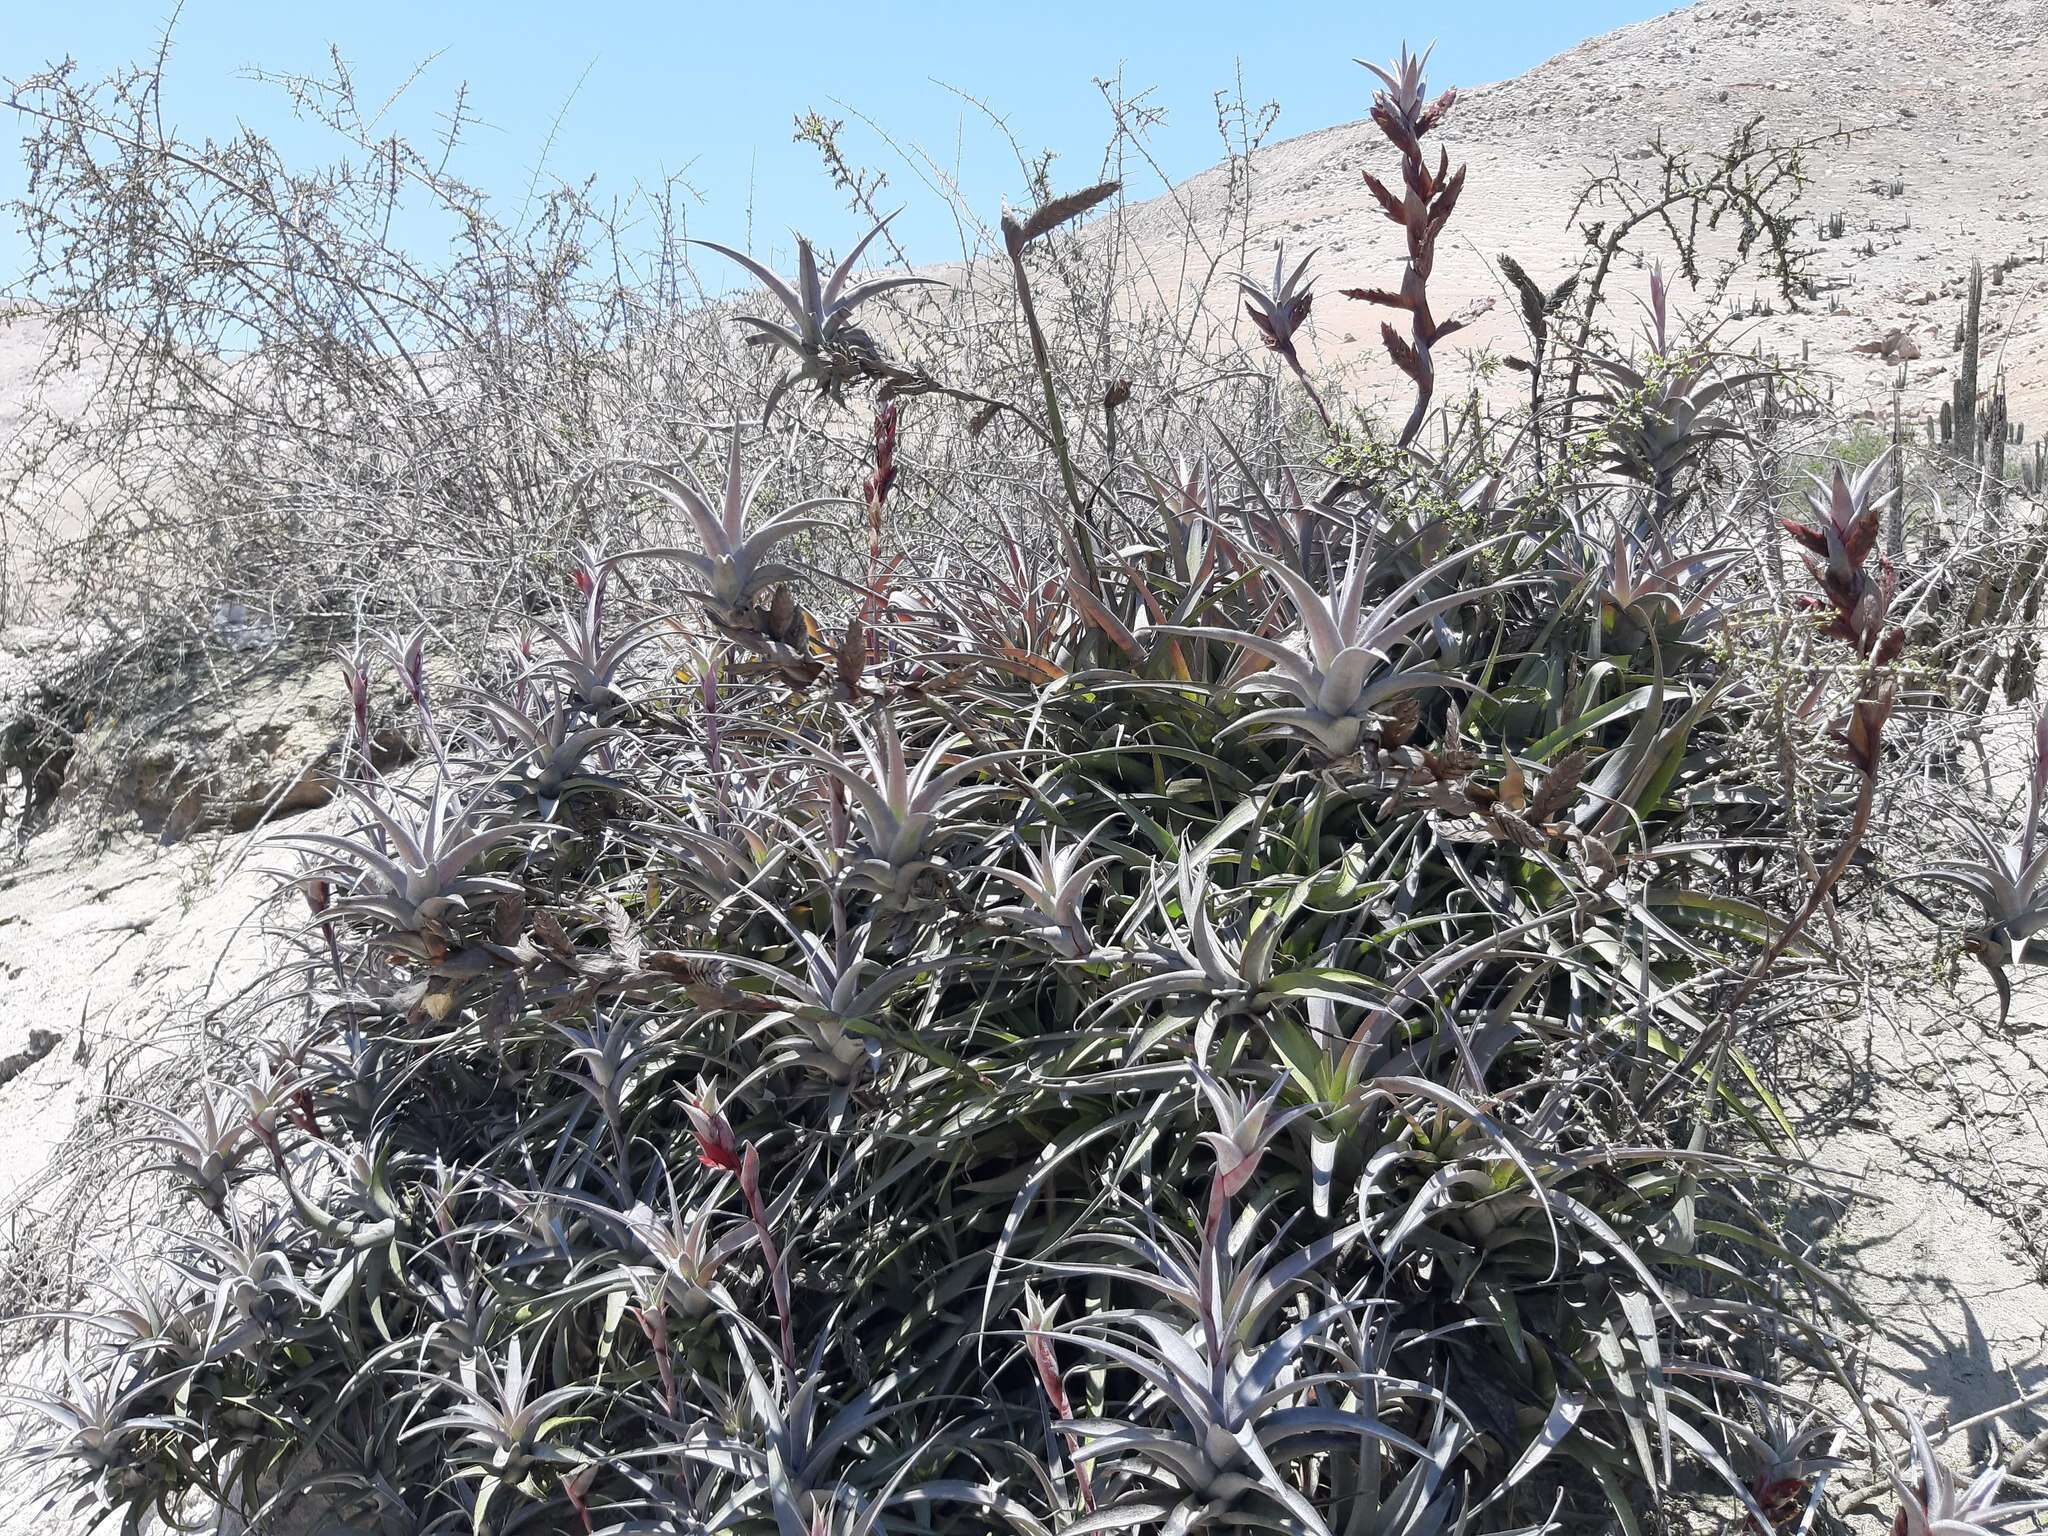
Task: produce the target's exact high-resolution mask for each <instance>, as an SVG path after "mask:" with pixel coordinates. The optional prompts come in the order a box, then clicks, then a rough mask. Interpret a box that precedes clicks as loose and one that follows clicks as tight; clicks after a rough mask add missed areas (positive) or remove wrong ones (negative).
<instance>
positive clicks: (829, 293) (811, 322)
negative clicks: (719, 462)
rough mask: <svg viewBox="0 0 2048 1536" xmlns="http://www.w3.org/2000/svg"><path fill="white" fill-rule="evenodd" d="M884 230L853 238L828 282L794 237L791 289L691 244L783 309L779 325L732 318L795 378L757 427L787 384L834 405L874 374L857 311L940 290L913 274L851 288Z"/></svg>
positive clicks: (740, 257) (729, 253)
mask: <svg viewBox="0 0 2048 1536" xmlns="http://www.w3.org/2000/svg"><path fill="white" fill-rule="evenodd" d="M894 217H895V215H894V214H891V215H890V218H894ZM888 227H889V219H883V220H882V221H881V222H879V223H878V224H876V225H875V227H874V228H873V229H871V230H869V231H868V232H867V233H866V234H865V235H862V236H861V237H860V239H859V240H858V241H857V242H856V243H855V244H854V247H853V249H852V250H850V251H848V252H847V253H846V255H845V257H844V258H843V259H842V260H841V261H840V263H839V265H838V266H836V267H834V268H833V269H832V272H831V275H830V276H823V277H821V275H820V274H819V271H818V256H817V252H816V251H815V250H813V249H812V247H811V242H810V241H808V240H806V239H805V238H804V237H803V236H802V235H798V236H797V237H796V266H797V271H796V281H795V282H785V281H783V279H781V278H780V277H777V276H776V275H775V273H773V272H772V271H770V270H769V269H768V268H767V267H765V266H763V265H762V264H761V263H760V262H758V261H756V260H754V258H753V257H751V256H749V255H747V254H746V253H745V252H744V251H736V250H734V249H733V248H732V247H731V246H729V245H719V244H716V243H715V242H713V241H710V240H699V241H697V242H696V244H698V245H701V246H703V247H704V248H705V249H706V250H711V251H716V252H718V254H719V255H721V256H723V257H725V258H726V259H727V260H729V261H734V262H737V263H738V264H739V265H740V266H742V267H744V268H745V269H746V270H747V271H748V272H749V273H750V274H751V275H752V276H753V277H754V278H755V279H756V280H758V281H759V282H760V283H761V285H762V286H763V287H764V288H766V289H767V290H768V292H769V293H771V294H773V295H774V297H775V298H776V299H777V300H778V301H779V302H780V303H781V305H782V309H783V315H784V318H783V319H782V320H769V319H765V318H763V317H762V316H759V315H741V316H739V317H738V319H739V323H740V324H741V325H744V326H746V327H747V330H748V335H747V340H748V341H749V342H751V343H753V344H755V345H757V346H767V347H774V348H776V349H777V350H779V351H782V352H786V353H787V354H788V355H789V357H790V358H791V360H792V361H793V362H794V363H795V364H796V371H795V372H793V373H790V374H786V375H784V376H783V378H782V379H780V380H779V381H778V382H777V383H776V385H775V387H774V388H773V389H771V390H770V391H769V392H768V402H767V404H766V405H765V406H764V407H763V408H762V411H761V418H762V420H763V421H766V420H767V419H768V418H769V417H771V416H773V415H774V414H775V405H776V402H777V401H778V400H780V399H781V398H782V395H783V393H784V391H786V390H787V389H789V387H790V386H791V385H793V384H798V383H805V384H810V385H813V386H815V387H816V388H817V390H818V391H819V392H820V393H821V394H826V395H830V396H832V397H833V398H835V399H837V398H838V397H839V396H840V395H841V394H842V393H843V392H844V390H845V388H846V386H847V385H848V384H850V383H852V382H853V381H854V380H855V379H858V378H862V377H865V376H867V375H868V374H869V373H870V372H871V371H872V370H874V368H875V366H876V364H877V363H879V362H880V360H881V357H882V352H881V344H880V343H879V342H878V341H877V340H876V339H875V337H874V336H872V335H871V334H869V333H868V332H867V331H865V330H863V329H862V328H861V327H860V326H858V325H856V324H854V319H853V312H854V311H855V310H856V309H858V308H859V307H860V306H861V305H862V304H864V303H866V302H867V301H868V300H869V299H873V298H876V297H878V296H879V295H881V294H884V293H888V292H891V291H892V290H894V289H898V288H913V287H924V286H930V287H944V286H945V285H944V284H943V283H942V282H941V281H940V280H939V279H938V278H935V277H919V276H915V275H898V276H895V277H874V278H869V279H868V280H867V281H866V282H852V283H850V279H851V278H852V277H853V272H854V268H855V267H856V266H857V265H858V264H859V262H860V258H861V256H862V255H863V254H864V253H865V252H866V250H867V248H868V246H869V245H871V244H872V243H873V242H874V238H875V236H877V235H879V234H880V233H881V232H882V231H883V230H884V229H886V228H888Z"/></svg>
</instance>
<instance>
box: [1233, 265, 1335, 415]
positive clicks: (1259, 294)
mask: <svg viewBox="0 0 2048 1536" xmlns="http://www.w3.org/2000/svg"><path fill="white" fill-rule="evenodd" d="M1315 257H1316V253H1315V252H1314V251H1310V252H1309V253H1308V254H1307V255H1306V256H1304V257H1302V258H1301V260H1300V261H1299V262H1297V263H1296V264H1295V267H1294V270H1293V271H1291V272H1290V271H1288V270H1287V247H1286V246H1284V245H1279V246H1275V247H1274V250H1273V282H1272V285H1271V286H1270V287H1268V286H1263V285H1261V284H1260V283H1258V282H1256V281H1254V280H1253V279H1252V278H1251V277H1250V276H1249V275H1247V274H1245V273H1242V272H1240V273H1239V274H1238V275H1237V288H1238V292H1240V293H1242V294H1243V295H1244V300H1245V304H1244V312H1245V313H1246V314H1247V315H1250V316H1251V321H1252V325H1253V326H1254V327H1255V328H1256V329H1257V330H1258V333H1259V339H1260V340H1261V341H1263V342H1264V343H1265V344H1266V347H1267V349H1268V350H1269V351H1272V352H1274V353H1277V354H1278V355H1279V357H1280V359H1281V361H1283V362H1285V363H1286V364H1287V366H1288V367H1289V368H1291V369H1293V370H1294V376H1295V377H1296V378H1297V379H1299V380H1300V381H1301V387H1302V389H1303V390H1304V391H1306V392H1307V394H1308V398H1309V403H1310V404H1311V405H1313V406H1314V407H1315V408H1316V415H1317V416H1319V417H1321V418H1322V422H1323V428H1324V430H1326V431H1327V430H1328V429H1329V427H1330V424H1331V423H1330V408H1329V407H1328V406H1327V405H1325V404H1323V397H1322V394H1321V393H1320V392H1319V391H1318V390H1317V389H1316V386H1315V384H1314V382H1313V381H1312V380H1311V379H1310V378H1309V376H1308V370H1307V369H1306V368H1304V367H1302V365H1301V353H1300V352H1299V351H1298V350H1296V348H1295V344H1294V338H1295V337H1296V336H1297V335H1298V334H1299V333H1300V331H1301V328H1302V327H1303V326H1304V325H1306V324H1308V315H1309V311H1310V310H1311V309H1312V308H1314V307H1315V301H1316V296H1315V279H1314V278H1312V277H1310V276H1309V275H1308V264H1309V263H1310V262H1311V261H1314V260H1315Z"/></svg>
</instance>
